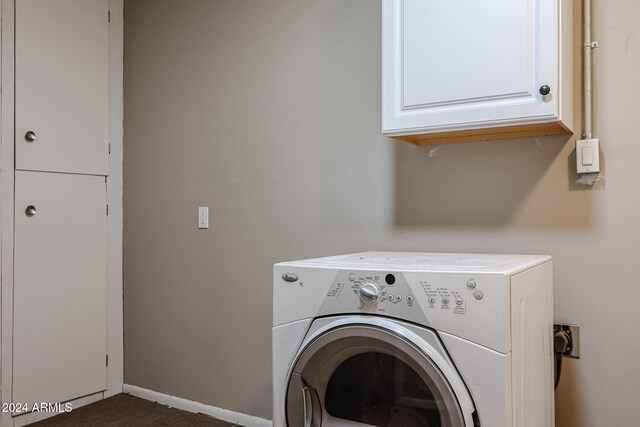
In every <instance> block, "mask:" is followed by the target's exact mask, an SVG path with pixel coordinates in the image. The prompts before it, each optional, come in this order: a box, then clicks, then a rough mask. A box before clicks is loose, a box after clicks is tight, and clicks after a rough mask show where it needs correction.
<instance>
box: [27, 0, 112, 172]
mask: <svg viewBox="0 0 640 427" xmlns="http://www.w3.org/2000/svg"><path fill="white" fill-rule="evenodd" d="M108 11H109V8H108V0H55V1H51V0H19V1H16V52H15V55H16V63H15V66H16V169H19V170H33V171H49V172H69V173H81V174H93V175H107V174H108V168H109V163H108V161H109V158H108V154H109V140H108V138H109V134H108V120H109V99H108V96H109V80H108V79H109V67H108V60H109V42H108V13H109V12H108Z"/></svg>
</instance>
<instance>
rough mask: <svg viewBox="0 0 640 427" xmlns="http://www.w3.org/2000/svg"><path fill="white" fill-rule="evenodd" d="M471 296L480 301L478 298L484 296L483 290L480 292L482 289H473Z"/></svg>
mask: <svg viewBox="0 0 640 427" xmlns="http://www.w3.org/2000/svg"><path fill="white" fill-rule="evenodd" d="M473 297H474V298H475V299H477V300H478V301H480V300H481V299H482V298H483V297H484V292H482V291H475V292H474V293H473Z"/></svg>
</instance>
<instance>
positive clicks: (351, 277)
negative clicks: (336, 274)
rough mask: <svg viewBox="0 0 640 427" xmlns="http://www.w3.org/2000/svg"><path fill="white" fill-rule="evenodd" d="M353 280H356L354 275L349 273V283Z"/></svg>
mask: <svg viewBox="0 0 640 427" xmlns="http://www.w3.org/2000/svg"><path fill="white" fill-rule="evenodd" d="M354 280H356V275H355V274H353V273H349V281H350V282H353V281H354Z"/></svg>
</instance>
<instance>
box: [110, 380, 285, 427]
mask: <svg viewBox="0 0 640 427" xmlns="http://www.w3.org/2000/svg"><path fill="white" fill-rule="evenodd" d="M122 392H123V393H125V394H130V395H131V396H135V397H139V398H141V399H145V400H150V401H152V402H157V403H160V404H162V405H167V406H171V407H173V408H177V409H182V410H183V411H189V412H194V413H200V414H205V415H209V416H211V417H214V418H217V419H219V420H222V421H226V422H229V423H234V424H238V425H241V426H245V427H273V422H272V421H270V420H265V419H264V418H259V417H254V416H252V415H247V414H242V413H240V412H234V411H230V410H228V409H222V408H217V407H215V406H211V405H205V404H204V403H200V402H196V401H193V400H188V399H183V398H181V397H175V396H170V395H168V394H164V393H158V392H157V391H153V390H147V389H145V388H141V387H136V386H134V385H129V384H125V385H124V386H123V387H122Z"/></svg>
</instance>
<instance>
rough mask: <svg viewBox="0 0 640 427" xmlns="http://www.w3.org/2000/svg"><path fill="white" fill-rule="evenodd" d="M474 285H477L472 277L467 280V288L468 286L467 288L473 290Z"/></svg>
mask: <svg viewBox="0 0 640 427" xmlns="http://www.w3.org/2000/svg"><path fill="white" fill-rule="evenodd" d="M476 286H477V285H476V282H475V280H473V279H472V280H469V281H468V282H467V288H469V289H472V290H473V289H475V288H476Z"/></svg>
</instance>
